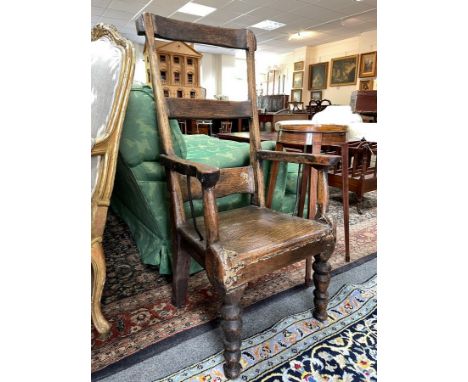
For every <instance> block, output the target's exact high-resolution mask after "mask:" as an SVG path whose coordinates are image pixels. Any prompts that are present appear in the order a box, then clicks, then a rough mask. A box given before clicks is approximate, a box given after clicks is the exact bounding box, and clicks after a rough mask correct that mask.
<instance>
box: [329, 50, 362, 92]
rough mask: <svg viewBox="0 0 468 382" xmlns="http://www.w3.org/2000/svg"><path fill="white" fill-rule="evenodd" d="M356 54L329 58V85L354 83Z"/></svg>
mask: <svg viewBox="0 0 468 382" xmlns="http://www.w3.org/2000/svg"><path fill="white" fill-rule="evenodd" d="M357 62H358V55H357V54H355V55H352V56H346V57H339V58H333V59H332V60H331V76H330V86H344V85H354V84H356V80H357Z"/></svg>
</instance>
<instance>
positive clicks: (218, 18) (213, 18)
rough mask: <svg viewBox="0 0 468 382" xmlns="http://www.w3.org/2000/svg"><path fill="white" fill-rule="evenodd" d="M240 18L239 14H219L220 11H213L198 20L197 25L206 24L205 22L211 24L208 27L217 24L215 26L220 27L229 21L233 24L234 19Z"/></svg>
mask: <svg viewBox="0 0 468 382" xmlns="http://www.w3.org/2000/svg"><path fill="white" fill-rule="evenodd" d="M240 16H242V14H241V13H234V12H220V11H215V12H213V13H211V14H209V15H208V16H205V17H202V18H200V19H199V20H198V23H200V24H206V21H208V22H210V23H211V24H209V25H215V26H216V24H213V23H218V24H217V26H221V25H223V24H225V23H228V22H230V21H233V22H235V20H234V19H236V18H237V17H240Z"/></svg>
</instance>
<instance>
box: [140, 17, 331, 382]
mask: <svg viewBox="0 0 468 382" xmlns="http://www.w3.org/2000/svg"><path fill="white" fill-rule="evenodd" d="M137 28H138V30H139V33H140V34H142V33H143V31H144V32H145V34H146V42H147V44H148V45H149V48H150V49H149V52H154V49H151V46H152V45H154V37H155V36H158V37H165V38H170V39H176V40H181V41H197V42H202V43H210V44H217V45H221V46H231V47H232V46H234V47H239V48H242V49H245V50H246V59H247V81H248V101H247V102H240V103H232V102H223V101H204V102H199V101H196V102H194V101H191V102H185V101H181V100H178V101H174V102H173V101H166V100H165V99H164V96H163V94H162V86H161V83H160V80H159V76H158V75H155V74H156V73H158V71H159V69H158V62H157V59H156V58H155V57H154V56H155V54H152V55H151V56H150V66H151V72H152V79H153V91H154V94H155V107H156V113H157V115H158V128H159V131H160V133H161V143H162V147H163V154H162V155H161V161H162V163H163V164H164V165H165V166H166V169H167V171H168V175H169V182H168V188H169V193H170V196H171V222H172V225H171V227H172V232H173V248H174V251H175V252H174V260H175V262H174V268H173V271H174V273H176V272H177V273H178V275H177V276H176V275H175V276H174V283H173V301H174V303H175V304H176V305H177V306H183V304H184V302H185V297H186V296H185V294H186V293H187V280H188V272H187V267H188V265H187V264H188V254H190V256H192V257H193V258H194V259H195V260H197V261H198V262H199V263H200V264H202V265H203V266H204V267H205V269H206V273H207V276H208V278H209V280H210V281H211V283H212V284H213V285H214V286H215V287H216V288H217V290H218V291H219V292H220V294H221V295H222V296H223V300H224V304H223V308H222V311H221V316H222V328H223V333H224V336H225V341H224V347H225V353H224V356H225V360H226V363H225V365H224V371H225V374H226V376H227V377H228V378H236V377H237V376H239V374H240V372H241V365H240V362H239V361H240V346H241V340H240V339H241V328H242V325H241V322H242V321H241V311H240V305H239V303H240V299H241V297H242V293H243V290H244V289H245V287H246V286H247V284H248V282H249V281H251V280H253V279H255V278H258V277H260V276H262V275H265V274H267V273H270V272H272V271H274V270H277V269H280V268H282V267H284V266H287V265H289V264H292V263H294V262H296V261H300V260H303V259H305V258H307V257H310V256H318V255H319V254H320V256H321V257H320V259H319V264H320V265H319V266H318V267H319V272H320V277H319V276H317V277H319V278H320V280H318V279H317V280H318V281H317V283H316V285H319V286H318V287H317V286H316V287H317V288H319V290H320V295H317V296H316V297H315V300H316V301H317V303H318V304H319V306H317V309H318V312H319V313H318V314H319V316H320V317H324V315H323V309H326V304H327V302H328V300H327V298H328V297H326V296H325V294H324V293H325V292H326V290H325V292H324V288H325V287H326V280H325V279H326V276H327V274H328V273H329V272H328V273H327V269H326V267H325V265H326V264H327V263H326V261H327V259H328V258H327V257H326V256H328V257H329V255H331V252H332V250H333V248H334V243H335V230H334V225H333V224H332V223H330V222H329V221H326V220H323V219H322V220H321V221H318V220H306V219H302V218H298V217H294V216H290V215H287V214H282V213H279V212H276V211H272V210H270V209H267V208H264V206H265V195H264V175H263V169H262V161H263V160H273V161H287V162H295V163H306V164H308V165H310V166H313V167H315V168H317V169H319V170H320V171H326V168H328V167H329V166H332V165H334V164H336V163H337V161H338V160H339V157H338V156H333V155H328V156H326V155H320V154H319V155H310V154H300V153H299V154H298V153H279V152H275V151H266V150H261V146H260V140H261V137H260V130H259V121H258V114H257V102H256V91H255V53H254V51H255V48H256V40H255V35H254V34H253V32H251V31H249V30H237V31H232V30H225V29H223V28H214V27H207V26H204V25H200V24H192V23H183V22H179V21H174V20H169V19H165V18H162V17H159V16H154V15H151V14H148V13H145V14H144V15H143V17H142V18H139V19H138V20H137ZM247 105H248V106H249V108H248V109H247ZM228 114H229V117H232V116H233V114H234V116H248V117H249V128H250V134H249V139H250V166H246V167H240V168H236V169H221V170H219V169H217V168H214V167H211V166H206V165H201V164H196V163H194V162H191V161H187V160H184V159H181V158H177V157H176V156H175V155H174V150H173V147H172V142H171V135H170V127H169V122H168V118H169V116H177V117H184V118H193V117H196V116H200V117H201V116H203V118H208V117H212V118H217V117H218V118H219V117H220V118H226V117H228ZM180 174H182V175H186V176H190V177H193V178H197V180H195V179H192V178H190V190H191V195H192V198H194V199H197V198H200V197H201V198H203V216H202V217H198V218H196V219H195V222H196V226H197V227H198V229H199V231H200V233H201V236H202V237H200V236H199V235H198V233H197V231H196V229H195V227H194V224H193V222H192V221H186V217H185V214H184V209H183V201H184V200H187V199H188V198H189V195H188V187H187V179H185V180H183V179H184V178H183V177H181V176H180ZM321 179H322V178H321ZM322 182H323V184H322V185H321V187H327V185H326V177H323V180H322ZM234 192H235V193H238V192H245V193H250V194H252V199H251V203H252V204H251V205H250V206H247V207H243V208H238V209H235V210H229V211H223V212H218V210H217V205H216V197H221V196H225V195H229V194H230V193H234ZM327 196H328V195H327V193H326V192H324V191H323V192H322V193H321V199H320V200H321V201H322V204H323V206H326V204H327V201H326V200H325V198H327ZM323 254H325V255H323ZM323 264H325V265H323ZM315 281H316V280H315V275H314V282H315Z"/></svg>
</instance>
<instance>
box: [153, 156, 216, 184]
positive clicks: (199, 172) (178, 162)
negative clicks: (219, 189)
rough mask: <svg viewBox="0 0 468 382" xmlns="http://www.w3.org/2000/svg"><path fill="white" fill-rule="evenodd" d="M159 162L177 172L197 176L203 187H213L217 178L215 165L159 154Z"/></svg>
mask: <svg viewBox="0 0 468 382" xmlns="http://www.w3.org/2000/svg"><path fill="white" fill-rule="evenodd" d="M161 163H162V164H163V165H165V166H166V167H167V168H169V171H170V170H173V171H177V172H178V173H179V174H182V175H188V176H193V177H195V178H197V179H198V180H199V181H200V183H201V184H202V185H204V186H205V187H213V186H214V185H215V184H216V182H217V181H218V179H219V176H220V170H219V168H217V167H212V166H208V165H206V164H203V163H198V162H192V161H189V160H186V159H182V158H179V157H177V156H175V155H165V154H161Z"/></svg>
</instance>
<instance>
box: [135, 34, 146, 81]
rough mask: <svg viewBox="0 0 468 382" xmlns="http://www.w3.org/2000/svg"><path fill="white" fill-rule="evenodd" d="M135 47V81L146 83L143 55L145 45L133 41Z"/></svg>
mask: <svg viewBox="0 0 468 382" xmlns="http://www.w3.org/2000/svg"><path fill="white" fill-rule="evenodd" d="M133 46H134V47H135V74H134V77H133V82H142V83H146V68H145V58H144V56H143V49H144V45H142V44H137V43H135V42H134V43H133Z"/></svg>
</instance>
